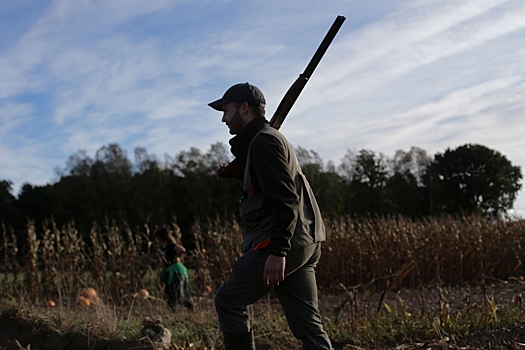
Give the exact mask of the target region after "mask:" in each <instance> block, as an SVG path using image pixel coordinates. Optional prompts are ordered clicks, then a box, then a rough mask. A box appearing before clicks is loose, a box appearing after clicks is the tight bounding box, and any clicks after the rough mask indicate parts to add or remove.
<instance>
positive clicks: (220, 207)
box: [0, 143, 523, 235]
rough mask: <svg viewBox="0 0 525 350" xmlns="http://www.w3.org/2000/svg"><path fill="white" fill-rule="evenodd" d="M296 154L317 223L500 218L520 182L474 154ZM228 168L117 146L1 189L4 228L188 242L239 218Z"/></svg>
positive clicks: (214, 150) (213, 155) (476, 149)
mask: <svg viewBox="0 0 525 350" xmlns="http://www.w3.org/2000/svg"><path fill="white" fill-rule="evenodd" d="M295 150H296V154H297V158H298V160H299V163H300V164H301V166H302V168H303V172H304V173H305V175H306V176H307V178H308V179H309V181H310V183H311V185H312V187H313V189H314V192H315V193H316V196H317V200H318V202H319V206H320V207H321V210H322V212H323V215H325V216H326V217H331V218H336V217H339V216H341V215H353V216H357V217H359V216H382V215H402V216H407V217H412V218H420V217H425V216H429V215H431V216H439V215H445V214H447V215H468V214H474V213H478V214H482V215H491V216H498V215H501V214H503V213H505V212H506V211H507V210H508V209H511V208H512V206H513V203H514V201H515V199H516V195H517V193H518V191H519V190H520V188H521V180H522V177H523V176H522V172H521V168H520V167H519V166H515V165H512V163H511V162H510V161H509V160H508V159H507V158H506V157H505V156H504V155H502V154H501V153H500V152H498V151H496V150H492V149H489V148H488V147H486V146H483V145H477V144H466V145H463V146H460V147H458V148H456V149H447V150H445V151H444V152H443V153H437V154H436V155H434V156H433V157H432V156H430V155H428V154H427V152H426V151H425V150H423V149H421V148H418V147H412V148H411V149H410V150H408V151H403V150H398V151H396V152H395V154H394V156H393V157H387V156H385V155H384V154H382V153H378V152H374V151H372V150H369V149H361V150H358V151H355V150H348V151H347V153H346V154H345V155H344V157H343V158H342V159H341V163H340V164H339V165H337V166H336V165H335V164H334V163H333V162H332V161H329V162H328V163H326V164H325V163H324V162H323V160H322V159H321V157H320V156H319V155H318V153H316V152H315V151H313V150H307V149H304V148H302V147H300V146H299V147H297V148H296V149H295ZM230 159H231V155H230V153H229V150H228V149H227V147H226V146H225V145H224V144H222V143H216V144H212V145H211V147H210V148H209V149H208V150H207V151H205V152H202V151H201V150H199V149H197V148H191V149H190V150H188V151H181V152H179V153H178V154H176V155H175V156H169V155H165V156H164V159H162V160H160V159H158V158H157V157H156V155H154V154H150V153H148V151H147V150H146V149H145V148H142V147H138V148H136V149H135V150H134V160H133V161H131V160H130V159H129V158H128V156H127V154H126V152H125V151H124V150H123V149H122V148H120V146H119V145H117V144H109V145H105V146H102V147H101V148H100V149H99V150H98V151H97V152H96V154H95V157H94V158H92V157H90V156H89V155H87V154H86V152H85V151H82V150H81V151H78V152H77V153H75V154H73V155H71V156H70V157H69V158H68V159H67V161H66V166H65V167H64V168H60V169H56V173H57V180H56V181H55V182H54V183H50V184H46V185H43V186H33V185H31V184H29V183H25V184H23V186H22V187H21V189H20V192H19V193H18V196H17V197H15V196H14V195H13V193H12V182H10V181H9V180H0V223H2V224H3V226H4V227H5V228H11V229H12V230H13V231H14V232H15V233H16V232H24V231H25V227H26V225H27V223H28V221H31V222H34V223H36V224H37V225H38V224H39V223H41V222H44V221H45V220H46V219H52V220H53V221H54V222H56V223H57V224H65V223H69V222H74V223H75V226H76V227H77V228H78V229H79V231H81V232H84V234H86V235H87V234H89V232H90V229H91V227H92V226H93V223H99V224H104V223H108V222H109V221H112V223H116V224H117V225H120V226H125V225H127V226H129V227H130V228H132V229H140V227H143V225H150V226H151V225H169V224H170V223H172V222H173V221H174V220H176V222H177V224H178V225H179V226H180V228H181V230H182V231H183V232H187V231H188V230H189V229H190V227H191V225H193V224H194V223H195V222H198V221H199V220H204V219H206V218H209V217H218V218H220V219H223V220H225V221H226V220H230V219H232V217H235V216H236V215H237V199H238V195H239V192H240V186H239V185H238V184H237V183H236V182H221V181H217V180H216V179H215V177H214V175H213V172H214V170H215V169H216V168H217V167H218V165H219V164H221V163H225V162H227V161H228V160H230ZM4 230H5V229H4Z"/></svg>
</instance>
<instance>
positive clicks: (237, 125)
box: [222, 102, 244, 135]
mask: <svg viewBox="0 0 525 350" xmlns="http://www.w3.org/2000/svg"><path fill="white" fill-rule="evenodd" d="M222 111H223V114H222V122H223V123H226V125H227V126H228V128H229V129H230V134H232V135H237V134H238V133H239V132H240V131H241V130H242V128H244V120H243V118H242V116H241V113H240V112H239V108H236V107H235V105H234V104H233V102H228V103H226V104H225V105H223V106H222Z"/></svg>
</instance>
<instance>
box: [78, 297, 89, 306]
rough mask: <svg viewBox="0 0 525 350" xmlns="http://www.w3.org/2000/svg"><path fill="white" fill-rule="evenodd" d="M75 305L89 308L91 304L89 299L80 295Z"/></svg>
mask: <svg viewBox="0 0 525 350" xmlns="http://www.w3.org/2000/svg"><path fill="white" fill-rule="evenodd" d="M77 303H78V304H80V305H82V306H89V305H91V302H90V301H89V299H88V298H86V297H85V296H82V295H80V296H79V297H78V298H77Z"/></svg>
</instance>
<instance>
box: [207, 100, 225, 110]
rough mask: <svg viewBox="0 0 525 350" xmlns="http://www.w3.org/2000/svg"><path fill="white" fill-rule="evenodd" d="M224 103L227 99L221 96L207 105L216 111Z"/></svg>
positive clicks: (220, 108)
mask: <svg viewBox="0 0 525 350" xmlns="http://www.w3.org/2000/svg"><path fill="white" fill-rule="evenodd" d="M226 103H228V101H225V100H224V99H223V98H220V99H218V100H217V101H213V102H210V103H208V106H210V107H211V108H213V109H215V110H217V111H222V106H223V105H225V104H226Z"/></svg>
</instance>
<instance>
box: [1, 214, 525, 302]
mask: <svg viewBox="0 0 525 350" xmlns="http://www.w3.org/2000/svg"><path fill="white" fill-rule="evenodd" d="M326 228H327V240H326V242H324V244H323V247H324V250H323V255H322V257H321V261H320V262H319V266H318V269H317V279H318V284H319V287H320V288H321V289H325V290H331V289H333V288H335V287H336V286H340V285H343V286H346V287H352V288H356V287H359V288H362V289H375V290H383V289H384V288H389V289H391V290H396V289H399V288H421V287H424V286H426V285H429V284H439V285H465V284H468V285H474V286H475V285H483V284H485V283H490V282H491V281H493V280H508V279H512V278H515V279H521V278H523V277H522V276H525V266H523V264H522V261H523V260H524V259H525V252H524V251H523V249H522V247H523V246H524V240H525V222H524V221H496V222H493V221H490V220H486V219H483V218H481V217H477V216H471V217H463V218H461V219H454V218H451V217H444V218H431V219H426V220H419V221H414V220H409V219H406V218H402V217H385V218H374V219H372V218H358V219H354V218H351V217H341V218H339V219H337V220H326ZM171 229H172V230H173V231H174V232H175V233H176V235H178V236H179V239H180V236H181V233H180V230H179V229H178V226H177V225H176V223H172V225H171ZM186 234H188V235H191V237H192V239H193V244H194V248H193V249H190V250H189V254H188V255H187V256H186V257H185V264H186V266H187V267H188V269H189V270H190V271H191V272H192V274H191V276H192V280H193V281H192V291H193V292H194V293H195V294H197V295H202V294H203V293H207V292H209V290H210V288H211V289H212V290H214V289H216V288H217V287H218V286H220V284H221V283H222V282H223V281H224V279H225V278H226V277H227V276H228V274H229V271H230V270H231V266H232V264H233V263H234V262H235V260H236V258H237V257H238V256H239V254H240V242H241V240H242V230H241V226H240V224H239V223H238V222H236V221H235V220H232V221H230V222H227V223H223V222H221V221H220V220H218V219H209V220H208V221H207V222H204V223H203V222H200V223H196V224H195V225H194V226H193V227H192V230H191V232H188V233H186ZM83 237H87V238H83ZM2 238H3V240H2V241H3V242H2V245H1V250H0V251H1V259H2V265H1V266H2V273H3V277H2V278H1V279H0V280H1V281H2V282H0V283H1V286H2V289H1V292H2V294H3V295H4V296H9V295H19V294H20V293H23V294H24V295H25V296H26V297H28V298H29V299H31V300H32V301H34V302H41V301H43V300H48V299H54V300H61V299H63V298H68V299H71V298H74V297H76V296H77V295H78V292H79V290H80V289H82V288H84V287H87V286H92V287H94V288H96V289H97V290H100V291H102V295H103V297H104V298H107V299H111V300H113V301H119V300H121V299H122V298H123V297H125V296H127V295H131V294H133V293H136V292H137V291H138V290H140V289H141V288H146V289H154V290H155V289H158V287H159V285H160V284H159V281H158V279H157V275H158V268H157V265H158V264H157V263H158V251H157V246H156V243H155V240H154V238H153V235H152V233H151V230H150V229H148V227H147V226H145V227H144V229H142V230H131V229H130V228H128V227H124V228H119V227H118V226H117V225H116V224H106V225H105V226H104V227H101V226H98V225H93V227H92V229H91V231H90V232H89V233H85V232H84V233H80V232H78V231H77V230H76V229H75V225H74V223H70V224H67V225H64V226H63V227H60V228H59V227H57V225H56V224H55V223H54V222H53V221H52V220H48V221H46V222H44V223H43V224H42V225H41V226H40V227H37V226H36V225H35V224H34V223H32V222H29V223H28V225H27V234H26V235H25V237H20V236H19V237H18V238H17V237H16V236H15V235H14V233H13V232H12V231H11V230H9V229H7V228H5V227H3V232H2Z"/></svg>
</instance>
